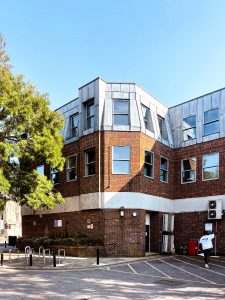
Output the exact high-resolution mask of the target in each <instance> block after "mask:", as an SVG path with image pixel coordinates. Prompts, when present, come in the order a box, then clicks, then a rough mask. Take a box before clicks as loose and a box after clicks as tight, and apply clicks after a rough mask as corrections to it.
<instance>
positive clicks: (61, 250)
mask: <svg viewBox="0 0 225 300" xmlns="http://www.w3.org/2000/svg"><path fill="white" fill-rule="evenodd" d="M60 252H63V255H64V259H65V257H66V251H65V249H59V251H58V257H59V265H60V258H61V255H60Z"/></svg>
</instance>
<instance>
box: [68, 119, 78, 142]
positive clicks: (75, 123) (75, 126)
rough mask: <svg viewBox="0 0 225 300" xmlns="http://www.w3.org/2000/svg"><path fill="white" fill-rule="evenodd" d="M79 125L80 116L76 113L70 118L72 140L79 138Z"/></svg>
mask: <svg viewBox="0 0 225 300" xmlns="http://www.w3.org/2000/svg"><path fill="white" fill-rule="evenodd" d="M78 123H79V115H78V113H76V114H74V115H72V116H71V117H70V138H72V137H76V136H78Z"/></svg>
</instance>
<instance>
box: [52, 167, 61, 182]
mask: <svg viewBox="0 0 225 300" xmlns="http://www.w3.org/2000/svg"><path fill="white" fill-rule="evenodd" d="M53 170H54V172H53ZM57 173H58V177H59V171H58V170H56V169H55V168H51V169H50V179H51V183H52V184H54V185H57V184H59V182H56V183H54V182H53V181H52V175H53V174H57Z"/></svg>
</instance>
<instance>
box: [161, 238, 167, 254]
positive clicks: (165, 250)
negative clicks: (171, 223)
mask: <svg viewBox="0 0 225 300" xmlns="http://www.w3.org/2000/svg"><path fill="white" fill-rule="evenodd" d="M168 240H169V236H168V235H163V237H162V253H167V252H168Z"/></svg>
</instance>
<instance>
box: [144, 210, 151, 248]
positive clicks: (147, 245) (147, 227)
mask: <svg viewBox="0 0 225 300" xmlns="http://www.w3.org/2000/svg"><path fill="white" fill-rule="evenodd" d="M145 252H150V214H149V213H146V217H145Z"/></svg>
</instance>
